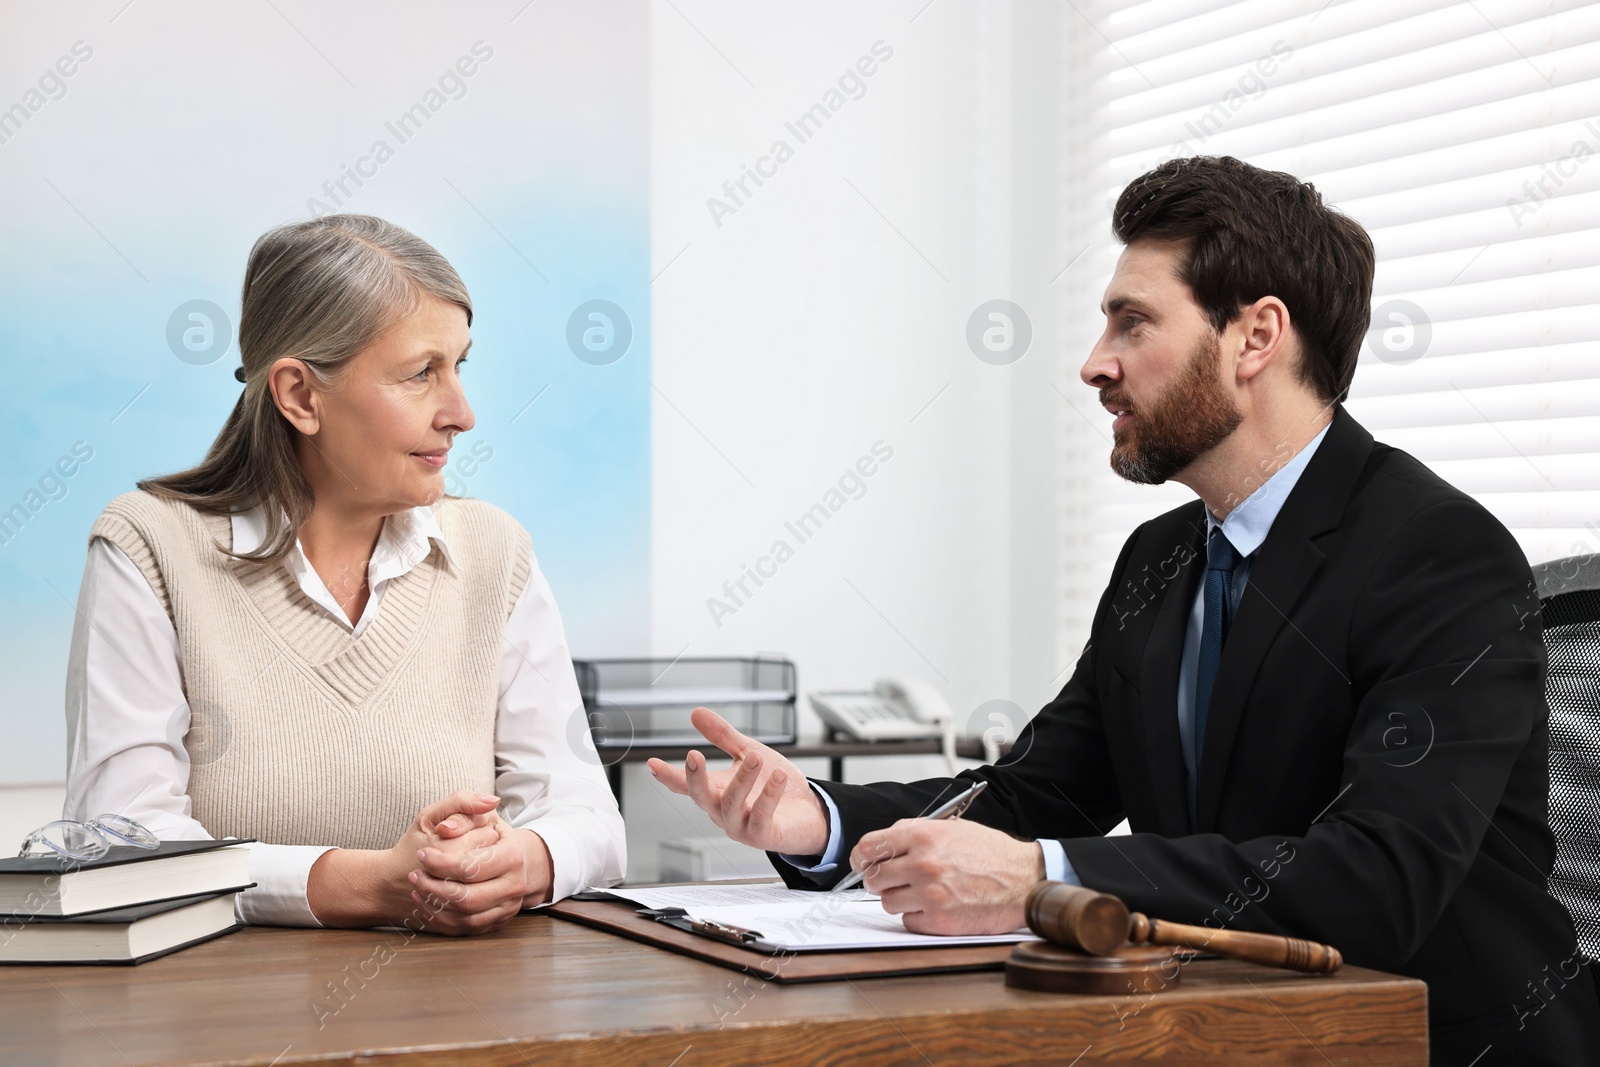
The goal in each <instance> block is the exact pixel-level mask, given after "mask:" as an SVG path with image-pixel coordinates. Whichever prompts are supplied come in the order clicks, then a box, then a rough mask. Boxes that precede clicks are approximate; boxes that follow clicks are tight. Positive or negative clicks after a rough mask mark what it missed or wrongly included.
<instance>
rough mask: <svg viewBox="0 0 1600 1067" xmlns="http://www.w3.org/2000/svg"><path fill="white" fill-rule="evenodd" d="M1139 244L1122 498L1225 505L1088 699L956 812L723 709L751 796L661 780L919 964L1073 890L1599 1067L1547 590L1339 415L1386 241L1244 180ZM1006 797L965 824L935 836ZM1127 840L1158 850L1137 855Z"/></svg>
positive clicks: (1124, 303) (1212, 179) (1103, 387)
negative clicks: (1555, 712) (1555, 725)
mask: <svg viewBox="0 0 1600 1067" xmlns="http://www.w3.org/2000/svg"><path fill="white" fill-rule="evenodd" d="M1113 229H1114V231H1115V232H1116V234H1117V236H1118V238H1119V239H1121V240H1122V241H1123V242H1124V244H1125V245H1126V249H1125V251H1124V252H1123V254H1122V257H1121V259H1120V260H1119V262H1118V265H1117V269H1116V272H1115V274H1114V275H1113V277H1112V279H1111V282H1110V284H1109V286H1108V288H1107V290H1106V296H1105V301H1104V304H1103V305H1102V310H1103V311H1104V312H1105V315H1106V329H1105V332H1104V334H1103V335H1102V336H1101V338H1100V340H1099V341H1098V342H1097V343H1096V345H1095V348H1094V350H1093V352H1092V353H1091V354H1090V357H1089V360H1088V362H1087V363H1086V364H1085V365H1084V368H1083V379H1084V381H1085V382H1086V383H1087V384H1088V385H1090V386H1091V387H1093V388H1095V389H1097V390H1099V392H1100V399H1101V403H1102V405H1103V406H1104V407H1106V408H1107V410H1108V411H1110V412H1111V413H1112V414H1113V415H1115V416H1116V419H1115V422H1114V423H1113V432H1114V445H1113V450H1112V466H1113V467H1114V468H1115V469H1116V470H1117V472H1118V473H1119V474H1120V475H1122V476H1123V477H1125V478H1128V479H1129V480H1132V481H1137V482H1145V483H1159V482H1163V481H1166V480H1168V479H1172V480H1176V481H1179V482H1181V483H1183V484H1185V485H1187V486H1189V487H1190V488H1191V489H1193V490H1194V491H1195V492H1196V494H1197V495H1198V496H1199V497H1200V499H1199V500H1197V501H1195V502H1193V503H1191V504H1188V505H1185V506H1183V507H1180V508H1177V509H1175V510H1173V511H1170V512H1168V513H1167V514H1165V515H1162V516H1160V517H1159V518H1156V519H1152V520H1151V521H1149V522H1147V523H1145V524H1144V525H1142V526H1140V527H1139V528H1138V529H1137V530H1135V531H1134V532H1133V535H1132V536H1131V537H1129V538H1128V541H1127V543H1126V544H1125V545H1124V546H1123V549H1122V552H1121V555H1120V556H1119V557H1118V559H1117V561H1116V564H1115V566H1114V567H1113V569H1112V576H1111V582H1110V584H1109V585H1108V586H1107V588H1106V591H1105V594H1104V595H1103V596H1102V597H1101V599H1100V604H1099V607H1098V609H1097V611H1096V613H1095V617H1094V622H1093V629H1092V633H1091V637H1090V640H1089V643H1088V645H1087V646H1086V647H1085V649H1084V651H1083V654H1082V656H1081V658H1080V659H1079V661H1078V664H1077V668H1076V670H1075V671H1074V673H1073V675H1072V678H1071V680H1070V681H1068V682H1067V684H1066V687H1065V688H1064V689H1062V691H1061V693H1060V694H1059V695H1058V696H1057V697H1056V698H1055V700H1053V701H1052V702H1051V703H1049V704H1048V705H1046V706H1045V707H1044V708H1043V709H1042V710H1041V711H1040V712H1039V713H1038V715H1037V716H1036V717H1035V718H1034V719H1033V720H1032V722H1031V723H1030V724H1029V725H1028V727H1027V728H1026V729H1024V730H1023V731H1022V733H1021V735H1020V736H1019V738H1018V740H1017V743H1016V745H1015V746H1014V748H1013V749H1012V751H1011V752H1010V753H1009V754H1008V756H1007V757H1006V758H1005V759H1003V760H1001V761H1000V762H999V763H997V764H996V765H995V766H993V767H982V768H978V769H976V770H971V771H966V772H964V773H963V774H962V775H961V776H960V778H959V779H957V780H954V781H953V780H951V779H933V780H929V781H923V782H915V783H911V784H895V783H880V784H876V785H867V786H854V785H843V784H839V783H834V782H807V781H806V779H805V778H804V776H803V775H801V774H800V773H799V771H798V770H797V769H796V768H795V767H794V766H793V765H792V764H790V763H789V762H788V761H787V760H785V759H784V758H783V757H782V756H780V755H779V754H777V753H775V752H773V751H772V750H771V749H768V748H766V747H765V746H761V745H758V744H756V743H754V742H752V741H750V740H749V739H748V738H745V737H743V736H742V735H740V734H739V733H738V732H737V731H734V730H733V729H732V728H731V727H730V726H728V724H727V723H726V722H724V721H722V720H721V719H720V718H719V717H717V716H715V715H714V714H712V713H711V712H709V711H706V710H704V709H700V710H697V711H696V713H695V722H696V725H697V726H698V727H699V728H700V730H701V732H702V733H704V734H705V736H706V737H707V738H708V740H710V741H711V742H712V743H714V744H716V745H717V746H718V747H719V748H722V749H723V750H724V751H726V752H728V754H729V755H731V756H733V757H734V758H735V765H734V766H733V767H732V768H731V769H729V770H727V771H722V772H718V773H716V774H711V773H708V772H707V770H706V765H705V759H704V757H703V756H702V755H701V754H700V753H697V752H696V753H691V754H690V756H689V757H688V759H686V761H685V766H684V768H683V769H678V768H674V767H671V766H669V765H667V764H665V763H662V762H661V761H659V760H654V761H651V770H652V772H653V773H654V774H655V775H656V777H657V778H658V780H660V781H662V782H663V783H665V784H666V785H667V786H668V787H669V788H672V789H674V790H675V791H677V792H680V793H687V794H688V795H690V796H692V797H693V798H694V799H695V801H696V802H697V803H698V804H699V805H700V807H702V808H703V809H704V810H706V811H707V812H708V813H709V814H710V815H711V816H712V818H713V819H714V820H715V821H716V822H717V823H718V825H719V826H721V827H722V828H723V829H724V830H725V831H726V832H728V834H729V835H730V836H731V837H733V838H734V839H735V840H738V841H742V842H745V843H747V844H752V845H755V846H757V847H762V848H766V849H769V850H770V851H771V852H772V853H773V854H774V863H775V865H776V866H777V868H778V870H779V871H780V873H782V875H783V877H784V879H785V881H786V882H787V883H788V884H790V885H791V886H797V887H819V886H827V885H831V884H833V883H834V882H836V881H838V880H839V879H840V878H841V877H843V876H844V875H845V874H846V873H848V871H849V869H851V868H854V869H857V870H862V869H865V870H867V871H868V874H867V877H866V881H865V884H866V886H867V888H868V889H870V890H872V891H874V892H877V893H879V894H881V896H882V902H883V906H884V908H885V909H886V910H888V911H889V912H892V913H897V914H901V915H902V916H903V918H904V921H905V924H906V926H907V927H908V928H909V929H913V930H924V931H930V932H939V933H992V932H1002V931H1008V930H1013V929H1016V928H1018V927H1019V926H1021V925H1023V914H1022V907H1023V902H1024V901H1025V900H1026V897H1027V894H1028V892H1029V890H1031V889H1032V888H1033V886H1035V885H1036V884H1037V883H1038V882H1039V881H1040V880H1041V879H1044V878H1046V877H1050V878H1053V879H1057V880H1063V881H1069V882H1074V883H1077V884H1082V885H1085V886H1089V887H1092V888H1094V889H1098V890H1103V891H1106V892H1110V893H1114V894H1116V895H1117V896H1119V897H1121V898H1122V899H1123V900H1125V901H1126V902H1127V903H1128V904H1129V906H1130V907H1133V908H1137V909H1139V910H1141V911H1144V912H1147V913H1149V914H1151V915H1154V916H1157V917H1160V918H1163V919H1168V920H1172V921H1176V922H1184V923H1193V924H1198V925H1207V926H1211V927H1216V928H1227V929H1238V930H1256V931H1266V932H1271V933H1280V934H1289V935H1293V936H1297V937H1305V938H1312V939H1315V940H1318V941H1324V942H1328V943H1330V944H1332V945H1334V946H1336V947H1337V948H1339V949H1340V950H1341V951H1342V952H1343V953H1344V955H1345V958H1346V959H1347V960H1348V961H1349V962H1351V963H1353V964H1358V965H1361V966H1367V967H1375V968H1379V969H1382V970H1386V971H1392V972H1396V973H1399V974H1407V975H1414V976H1416V977H1418V978H1422V979H1424V980H1425V981H1426V982H1427V983H1428V988H1429V1013H1430V1025H1431V1040H1432V1048H1433V1057H1434V1062H1435V1063H1440V1064H1446V1063H1452V1064H1454V1063H1458V1064H1461V1065H1462V1067H1466V1065H1467V1064H1469V1063H1471V1064H1476V1065H1479V1067H1488V1065H1490V1064H1499V1063H1520V1064H1532V1063H1541V1064H1543V1063H1551V1064H1557V1063H1559V1064H1578V1063H1594V1062H1600V1029H1597V1028H1596V1025H1595V1023H1594V1021H1593V1020H1594V1015H1595V1011H1596V1006H1597V1005H1596V990H1595V986H1594V982H1593V979H1592V977H1591V975H1590V973H1589V969H1588V967H1587V966H1583V965H1581V964H1582V958H1581V956H1579V955H1578V953H1577V949H1576V945H1575V936H1574V932H1573V926H1572V921H1571V918H1570V917H1569V916H1568V914H1567V913H1566V911H1565V909H1564V908H1563V907H1562V906H1561V904H1560V903H1558V902H1557V901H1555V900H1554V899H1553V898H1551V897H1550V896H1549V895H1548V894H1547V892H1546V888H1545V886H1546V879H1547V877H1548V876H1549V873H1550V867H1551V863H1552V861H1553V858H1554V854H1555V849H1554V844H1553V841H1552V838H1551V835H1550V830H1549V827H1548V824H1547V817H1546V814H1547V813H1546V758H1547V747H1548V735H1547V710H1546V707H1545V702H1544V691H1543V683H1544V650H1543V645H1542V643H1541V632H1540V626H1539V618H1538V614H1537V612H1538V601H1537V598H1536V596H1535V595H1534V594H1533V592H1532V590H1531V575H1530V572H1529V567H1528V564H1527V561H1526V560H1525V558H1524V556H1523V554H1522V552H1521V550H1520V549H1519V547H1518V545H1517V543H1516V541H1515V540H1513V539H1512V537H1511V535H1510V534H1509V533H1508V532H1507V531H1506V529H1505V528H1504V527H1503V526H1502V525H1501V524H1500V523H1499V522H1498V521H1497V520H1496V519H1495V518H1494V517H1493V516H1491V515H1490V514H1489V513H1488V512H1487V511H1486V510H1485V509H1484V508H1483V507H1482V506H1481V505H1479V504H1478V503H1476V502H1475V501H1474V500H1472V499H1471V498H1470V497H1468V496H1467V495H1466V494H1464V493H1462V492H1460V491H1458V490H1456V489H1455V488H1453V487H1452V486H1450V485H1449V484H1448V483H1446V482H1444V481H1442V480H1441V479H1440V478H1439V477H1437V476H1436V475H1434V474H1433V473H1432V472H1431V471H1429V470H1428V469H1427V468H1426V467H1424V466H1423V465H1422V464H1421V463H1419V462H1418V461H1416V460H1415V459H1413V458H1412V457H1411V456H1409V455H1407V454H1405V453H1404V452H1400V451H1398V450H1395V449H1393V448H1390V447H1388V446H1387V445H1383V444H1379V443H1376V442H1374V441H1373V439H1372V436H1371V435H1370V434H1368V433H1367V431H1366V430H1364V429H1363V428H1362V427H1361V426H1360V425H1358V424H1357V423H1356V422H1355V420H1353V419H1352V418H1351V417H1350V416H1349V415H1348V414H1347V413H1346V412H1345V411H1344V409H1343V408H1342V407H1341V406H1340V405H1339V403H1338V401H1339V400H1340V399H1341V398H1342V397H1343V396H1344V395H1345V394H1346V392H1347V391H1348V388H1349V384H1350V380H1351V378H1352V376H1353V375H1354V373H1355V367H1356V361H1357V356H1358V354H1359V350H1360V346H1361V340H1362V337H1363V335H1364V333H1365V330H1366V326H1367V321H1368V317H1369V306H1370V301H1371V288H1372V274H1373V263H1374V259H1373V252H1372V245H1371V242H1370V240H1369V239H1368V237H1367V235H1366V233H1365V232H1364V231H1363V230H1362V229H1361V227H1360V226H1358V225H1357V224H1356V223H1354V222H1353V221H1351V220H1349V219H1348V218H1346V217H1344V216H1342V215H1340V214H1339V213H1337V212H1335V211H1333V210H1331V209H1330V208H1328V207H1326V206H1325V205H1324V204H1323V203H1322V200H1321V197H1320V195H1319V194H1317V192H1316V191H1315V190H1314V189H1313V188H1312V187H1311V186H1309V185H1306V184H1304V183H1301V182H1299V181H1298V180H1296V179H1294V178H1293V177H1291V176H1289V175H1286V174H1275V173H1270V172H1267V171H1262V170H1259V169H1257V168H1254V167H1250V166H1248V165H1246V164H1243V163H1240V162H1239V161H1237V160H1233V159H1226V158H1223V159H1213V158H1196V159H1190V160H1180V161H1175V162H1174V163H1172V164H1168V165H1165V166H1163V167H1161V168H1158V169H1157V170H1155V171H1152V172H1151V173H1149V174H1147V175H1145V176H1144V177H1142V178H1140V179H1139V180H1137V181H1135V182H1134V183H1133V184H1131V185H1130V186H1129V187H1128V188H1127V189H1126V190H1124V192H1123V194H1122V196H1121V198H1120V199H1119V201H1118V203H1117V207H1116V211H1115V215H1114V220H1113ZM977 780H984V781H987V782H988V783H989V785H988V788H987V789H986V791H985V792H984V793H983V794H982V795H981V796H980V797H978V799H977V800H976V802H975V803H974V804H973V805H972V807H971V809H970V810H969V811H968V813H967V816H966V818H964V819H962V820H960V821H941V822H931V821H928V820H917V819H915V818H913V817H914V816H916V815H917V814H918V813H920V812H922V811H925V810H927V809H928V808H929V807H930V806H931V805H933V804H934V803H936V802H937V801H938V800H939V799H941V798H948V797H949V796H952V795H954V793H955V792H956V791H957V788H958V787H964V786H965V785H967V784H970V783H971V782H972V781H977ZM1124 818H1126V819H1127V820H1128V821H1129V822H1130V824H1131V827H1132V831H1133V832H1132V834H1131V835H1129V836H1119V837H1106V836H1104V835H1105V833H1106V832H1107V831H1108V830H1110V829H1112V828H1113V827H1114V826H1115V825H1116V824H1117V823H1118V822H1120V821H1121V820H1122V819H1124ZM846 856H848V864H846V863H845V862H843V860H844V858H845V857H846Z"/></svg>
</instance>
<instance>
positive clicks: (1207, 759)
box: [1174, 406, 1372, 833]
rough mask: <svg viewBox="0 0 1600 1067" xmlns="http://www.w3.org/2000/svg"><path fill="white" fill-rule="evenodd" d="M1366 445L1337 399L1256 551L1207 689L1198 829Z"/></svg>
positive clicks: (1216, 800)
mask: <svg viewBox="0 0 1600 1067" xmlns="http://www.w3.org/2000/svg"><path fill="white" fill-rule="evenodd" d="M1371 451H1372V435H1371V434H1369V433H1367V431H1366V430H1365V429H1363V428H1362V427H1361V425H1360V424H1359V423H1357V422H1356V421H1355V420H1354V419H1352V418H1351V417H1350V416H1349V415H1348V414H1346V413H1345V410H1344V408H1343V407H1342V406H1341V407H1339V408H1337V409H1336V410H1335V411H1334V416H1333V424H1332V426H1331V427H1330V429H1329V430H1328V436H1327V437H1325V438H1323V441H1322V445H1321V446H1320V447H1319V448H1318V449H1317V453H1316V455H1314V456H1312V457H1311V462H1310V463H1309V464H1307V466H1306V469H1305V471H1304V472H1302V473H1301V475H1300V480H1299V481H1298V482H1296V483H1295V487H1294V490H1293V491H1292V492H1290V494H1289V498H1288V499H1287V500H1285V501H1284V504H1283V509H1282V510H1281V511H1279V512H1278V517H1277V518H1276V519H1275V520H1273V523H1272V529H1271V531H1270V532H1269V533H1268V534H1267V539H1266V541H1265V543H1263V544H1262V546H1261V548H1260V549H1259V550H1258V552H1257V554H1256V561H1255V564H1254V565H1253V566H1252V568H1251V571H1250V578H1249V584H1248V585H1247V586H1245V591H1244V596H1243V597H1242V598H1240V601H1239V610H1238V614H1237V615H1236V616H1235V617H1234V622H1233V629H1232V630H1231V631H1230V632H1229V634H1228V643H1227V645H1226V646H1225V647H1224V648H1223V650H1222V661H1221V662H1220V663H1219V664H1218V666H1217V677H1216V681H1215V682H1214V683H1213V684H1212V689H1211V706H1210V711H1209V712H1208V714H1207V721H1206V736H1205V750H1204V752H1203V753H1202V756H1201V760H1200V797H1199V801H1200V810H1199V812H1198V820H1197V821H1198V825H1197V829H1198V830H1199V832H1201V833H1205V832H1208V831H1210V830H1212V829H1213V828H1214V826H1215V822H1216V816H1217V808H1218V806H1219V804H1220V802H1221V798H1222V785H1223V782H1224V780H1225V778H1226V776H1227V771H1228V759H1229V756H1230V754H1231V753H1232V751H1233V740H1234V735H1235V734H1236V733H1237V732H1238V729H1239V722H1240V720H1241V718H1242V717H1243V715H1244V708H1245V701H1246V700H1247V698H1248V697H1249V695H1250V689H1251V687H1252V686H1253V685H1254V684H1255V679H1256V675H1257V674H1258V673H1259V672H1260V669H1261V663H1262V660H1263V659H1265V658H1266V654H1267V650H1268V649H1269V648H1270V647H1271V646H1272V643H1273V642H1274V641H1275V640H1276V639H1277V638H1278V635H1279V633H1280V632H1281V631H1282V630H1284V629H1285V628H1286V627H1288V626H1290V625H1291V624H1290V622H1289V617H1290V615H1292V614H1293V612H1294V607H1295V605H1296V604H1297V603H1298V602H1299V600H1300V594H1301V593H1302V592H1303V591H1304V590H1305V587H1306V585H1307V583H1309V582H1310V581H1311V578H1312V576H1313V575H1315V574H1316V573H1317V570H1318V569H1319V568H1320V567H1321V566H1322V561H1323V553H1322V550H1321V549H1319V548H1318V547H1317V545H1316V544H1315V541H1316V539H1317V538H1318V537H1319V536H1321V535H1322V534H1324V533H1327V532H1328V531H1330V530H1334V529H1337V528H1338V525H1339V517H1340V515H1341V514H1342V513H1343V511H1344V507H1345V504H1346V502H1347V501H1348V500H1349V498H1350V493H1351V491H1352V490H1353V488H1354V486H1355V482H1356V479H1357V477H1359V476H1360V474H1361V470H1362V468H1363V466H1364V465H1365V464H1366V461H1367V456H1368V454H1369V453H1370V452H1371ZM1293 640H1295V641H1297V642H1299V643H1298V644H1296V645H1294V646H1293V647H1292V651H1293V654H1294V655H1305V656H1316V655H1318V653H1317V651H1316V650H1315V649H1313V648H1310V647H1308V646H1306V644H1305V639H1304V638H1303V637H1298V636H1297V637H1294V638H1293ZM1180 641H1181V638H1180ZM1175 700H1176V697H1174V701H1175ZM1294 710H1295V709H1293V708H1284V709H1283V712H1284V713H1285V714H1293V712H1294Z"/></svg>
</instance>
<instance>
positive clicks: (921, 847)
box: [850, 819, 1044, 934]
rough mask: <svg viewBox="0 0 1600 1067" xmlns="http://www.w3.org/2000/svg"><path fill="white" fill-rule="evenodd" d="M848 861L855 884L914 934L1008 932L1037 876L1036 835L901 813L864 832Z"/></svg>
mask: <svg viewBox="0 0 1600 1067" xmlns="http://www.w3.org/2000/svg"><path fill="white" fill-rule="evenodd" d="M850 866H851V867H852V868H854V869H855V870H858V871H860V870H865V871H866V872H867V876H866V878H865V879H864V880H863V882H862V885H864V886H866V888H867V889H868V890H869V891H871V892H873V893H877V894H878V895H879V896H880V897H881V898H882V900H883V910H884V911H886V912H888V913H889V914H891V915H899V916H901V921H903V922H904V923H905V924H906V929H907V930H910V931H912V932H913V933H918V934H1009V933H1011V932H1012V931H1013V930H1020V929H1021V928H1022V927H1024V926H1026V925H1027V924H1028V919H1027V911H1026V908H1027V902H1028V893H1029V891H1031V890H1032V889H1033V887H1034V886H1036V885H1038V884H1039V883H1040V882H1042V881H1044V852H1043V851H1042V850H1041V849H1040V848H1039V843H1038V842H1037V841H1019V840H1017V839H1016V838H1014V837H1012V836H1011V835H1010V834H1007V833H1003V832H1001V831H999V830H995V829H992V828H990V827H987V826H981V825H979V824H978V823H973V822H966V821H964V820H962V819H901V820H900V821H899V822H897V823H895V824H894V825H893V826H890V827H888V828H887V829H884V830H874V831H873V832H872V833H870V834H866V835H864V836H863V837H862V838H861V840H860V841H859V842H857V844H856V847H855V849H854V850H853V851H852V852H851V853H850Z"/></svg>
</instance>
